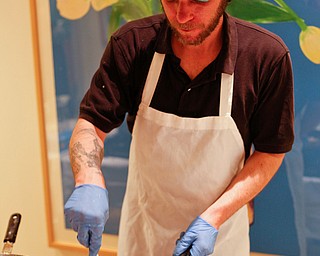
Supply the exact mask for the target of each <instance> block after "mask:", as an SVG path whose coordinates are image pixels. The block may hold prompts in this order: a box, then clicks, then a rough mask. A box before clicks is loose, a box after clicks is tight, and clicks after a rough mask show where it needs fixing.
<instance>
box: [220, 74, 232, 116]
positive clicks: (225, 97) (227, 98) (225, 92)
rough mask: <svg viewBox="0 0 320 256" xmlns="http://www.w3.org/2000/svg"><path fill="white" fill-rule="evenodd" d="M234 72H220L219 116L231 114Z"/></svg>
mask: <svg viewBox="0 0 320 256" xmlns="http://www.w3.org/2000/svg"><path fill="white" fill-rule="evenodd" d="M233 77H234V74H232V75H229V74H226V73H222V74H221V88H220V109H219V116H231V109H232V97H233Z"/></svg>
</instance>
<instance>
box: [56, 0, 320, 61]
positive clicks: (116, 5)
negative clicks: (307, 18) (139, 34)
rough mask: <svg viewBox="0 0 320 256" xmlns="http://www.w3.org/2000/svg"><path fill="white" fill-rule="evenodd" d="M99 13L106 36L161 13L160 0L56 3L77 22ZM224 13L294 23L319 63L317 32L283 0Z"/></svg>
mask: <svg viewBox="0 0 320 256" xmlns="http://www.w3.org/2000/svg"><path fill="white" fill-rule="evenodd" d="M90 4H91V6H92V7H93V9H94V10H96V11H100V10H101V9H103V8H106V7H110V8H112V9H111V14H110V16H109V20H108V21H109V22H108V35H107V36H108V37H110V35H111V34H112V33H113V32H114V31H115V30H116V29H117V28H118V27H119V26H120V25H121V24H122V23H123V22H128V21H131V20H135V19H139V18H142V17H146V16H150V15H153V14H157V13H160V12H162V9H161V4H160V0H90V1H89V0H86V1H78V0H57V9H58V10H59V12H60V15H61V16H63V17H65V18H67V19H79V18H81V17H83V16H84V15H85V14H86V13H87V12H88V11H89V8H90ZM227 12H228V13H229V14H231V15H232V16H234V17H237V18H240V19H243V20H247V21H250V22H253V23H278V22H295V23H296V24H297V25H298V26H299V27H300V29H301V33H300V36H299V43H300V47H301V50H302V52H303V53H304V55H305V56H306V57H307V58H308V59H309V60H310V61H312V62H313V63H315V64H320V29H319V28H317V27H314V26H307V25H306V23H305V22H304V20H303V19H302V18H300V17H299V16H298V15H297V14H296V13H295V12H294V10H292V9H291V8H290V7H289V6H288V5H287V4H286V2H285V1H284V0H274V1H266V0H232V1H231V3H230V4H229V6H228V7H227Z"/></svg>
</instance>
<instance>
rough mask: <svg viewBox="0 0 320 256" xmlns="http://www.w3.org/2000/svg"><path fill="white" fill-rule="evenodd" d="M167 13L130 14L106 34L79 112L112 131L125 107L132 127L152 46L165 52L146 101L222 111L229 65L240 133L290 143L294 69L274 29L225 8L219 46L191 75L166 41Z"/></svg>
mask: <svg viewBox="0 0 320 256" xmlns="http://www.w3.org/2000/svg"><path fill="white" fill-rule="evenodd" d="M170 42H171V29H170V27H169V26H168V24H167V21H166V19H165V16H164V15H156V16H152V17H148V18H144V19H141V20H137V21H133V22H129V23H127V24H125V25H124V26H123V27H121V28H120V29H119V30H118V31H117V32H116V33H115V34H114V35H113V36H112V37H111V39H110V41H109V43H108V46H107V47H106V50H105V52H104V54H103V56H102V59H101V63H100V67H99V68H98V70H97V72H96V73H95V75H94V77H93V79H92V83H91V86H90V88H89V90H88V91H87V93H86V95H85V96H84V98H83V101H82V103H81V106H80V117H81V118H84V119H86V120H88V121H90V122H91V123H93V124H94V125H95V126H97V127H98V128H99V129H101V130H102V131H104V132H110V131H111V130H112V129H114V128H116V127H118V126H120V125H121V123H122V122H123V120H124V118H125V116H126V114H128V118H127V121H128V125H129V129H131V128H132V127H133V124H134V116H135V114H136V112H137V109H138V106H139V103H140V100H141V94H142V90H143V87H144V84H145V80H146V77H147V74H148V70H149V67H150V64H151V60H152V57H153V54H154V52H155V51H157V52H159V53H165V54H166V58H165V61H164V64H163V68H162V71H161V75H160V78H159V81H158V85H157V88H156V91H155V94H154V96H153V99H152V102H151V107H153V108H155V109H158V110H160V111H163V112H167V113H172V114H175V115H178V116H182V117H192V118H201V117H205V116H216V115H218V114H219V100H220V79H221V73H222V72H224V73H228V74H232V73H234V92H233V105H232V118H233V119H234V120H235V122H236V124H237V127H238V129H239V131H240V133H241V136H242V138H243V141H244V145H245V149H246V156H248V155H249V152H250V148H251V146H252V144H253V145H254V147H255V149H256V150H258V151H261V152H268V153H284V152H287V151H289V150H290V149H291V147H292V143H293V138H294V136H293V77H292V68H291V60H290V55H289V51H288V49H287V47H286V45H285V44H284V43H283V42H282V40H281V39H280V38H279V37H278V36H276V35H274V34H272V33H271V32H269V31H267V30H265V29H263V28H261V27H259V26H257V25H254V24H251V23H248V22H245V21H241V20H239V19H235V18H233V17H231V16H229V15H225V19H224V44H223V48H222V50H221V52H220V54H219V55H218V57H217V58H216V60H214V61H213V62H212V63H211V64H210V65H208V66H207V67H206V68H205V69H204V70H203V71H202V72H201V73H200V74H199V75H198V76H197V77H196V78H195V79H193V80H190V79H189V77H188V75H187V74H186V73H185V72H184V70H183V69H182V68H181V67H180V65H179V63H180V60H179V59H178V58H177V57H176V56H175V55H174V54H173V51H172V48H171V44H170Z"/></svg>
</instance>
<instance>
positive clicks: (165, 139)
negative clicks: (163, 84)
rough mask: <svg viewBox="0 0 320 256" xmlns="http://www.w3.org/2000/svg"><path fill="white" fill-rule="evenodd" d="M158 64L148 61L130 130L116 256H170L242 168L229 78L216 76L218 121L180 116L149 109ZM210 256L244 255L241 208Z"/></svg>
mask: <svg viewBox="0 0 320 256" xmlns="http://www.w3.org/2000/svg"><path fill="white" fill-rule="evenodd" d="M164 57H165V55H164V54H158V53H155V55H154V57H153V61H152V63H151V66H150V70H149V74H148V77H147V80H146V84H145V88H144V91H143V96H142V102H141V104H140V106H139V110H138V113H137V116H136V120H135V124H134V128H133V133H132V142H131V148H130V157H129V173H128V181H127V189H126V195H125V198H124V202H123V207H122V214H121V222H120V231H119V245H118V255H119V256H170V255H172V254H173V250H174V247H175V242H176V240H177V238H178V237H179V234H180V232H182V231H185V230H186V229H187V227H188V226H189V225H190V223H191V222H192V221H193V220H194V219H195V218H196V217H197V216H198V215H200V214H201V213H202V212H203V211H204V210H206V209H207V208H208V207H209V206H210V205H211V204H212V203H213V202H214V201H215V200H216V199H217V198H218V197H219V196H220V195H221V194H222V193H223V191H224V190H225V189H226V188H227V186H228V184H229V183H230V182H231V180H232V178H233V177H234V176H235V175H236V174H237V172H238V171H239V170H241V168H242V166H243V163H244V157H245V152H244V146H243V141H242V138H241V135H240V133H239V131H238V129H237V127H236V124H235V122H234V121H233V119H232V118H231V105H232V93H233V75H228V74H222V79H221V95H220V115H219V116H213V117H204V118H184V117H179V116H176V115H173V114H168V113H164V112H160V111H158V110H155V109H153V108H151V107H149V105H150V102H151V99H152V96H153V93H154V91H155V88H156V85H157V81H158V78H159V75H160V72H161V69H162V64H163V61H164ZM213 255H214V256H248V255H249V224H248V215H247V208H246V206H244V207H243V208H241V209H240V210H239V211H238V212H237V213H236V214H234V215H233V216H232V217H231V218H230V219H229V220H228V221H227V222H225V223H224V224H223V225H222V226H221V227H220V229H219V234H218V238H217V241H216V245H215V249H214V253H213Z"/></svg>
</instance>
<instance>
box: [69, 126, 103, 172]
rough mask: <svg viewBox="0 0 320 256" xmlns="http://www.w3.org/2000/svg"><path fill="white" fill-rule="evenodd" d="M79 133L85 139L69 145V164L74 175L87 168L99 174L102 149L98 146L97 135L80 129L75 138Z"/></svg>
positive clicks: (92, 131) (90, 130) (88, 130)
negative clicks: (84, 136) (82, 134)
mask: <svg viewBox="0 0 320 256" xmlns="http://www.w3.org/2000/svg"><path fill="white" fill-rule="evenodd" d="M80 133H84V134H86V139H85V140H84V141H83V140H81V141H80V140H75V142H71V143H70V162H71V166H72V169H73V172H74V174H77V173H79V172H80V171H81V170H82V169H86V168H88V167H89V168H94V169H96V170H97V172H98V173H101V170H100V167H101V162H102V159H103V147H102V146H101V145H100V144H99V141H98V139H97V135H96V134H95V132H94V130H92V129H82V130H80V131H77V134H76V135H75V137H77V135H79V134H80Z"/></svg>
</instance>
